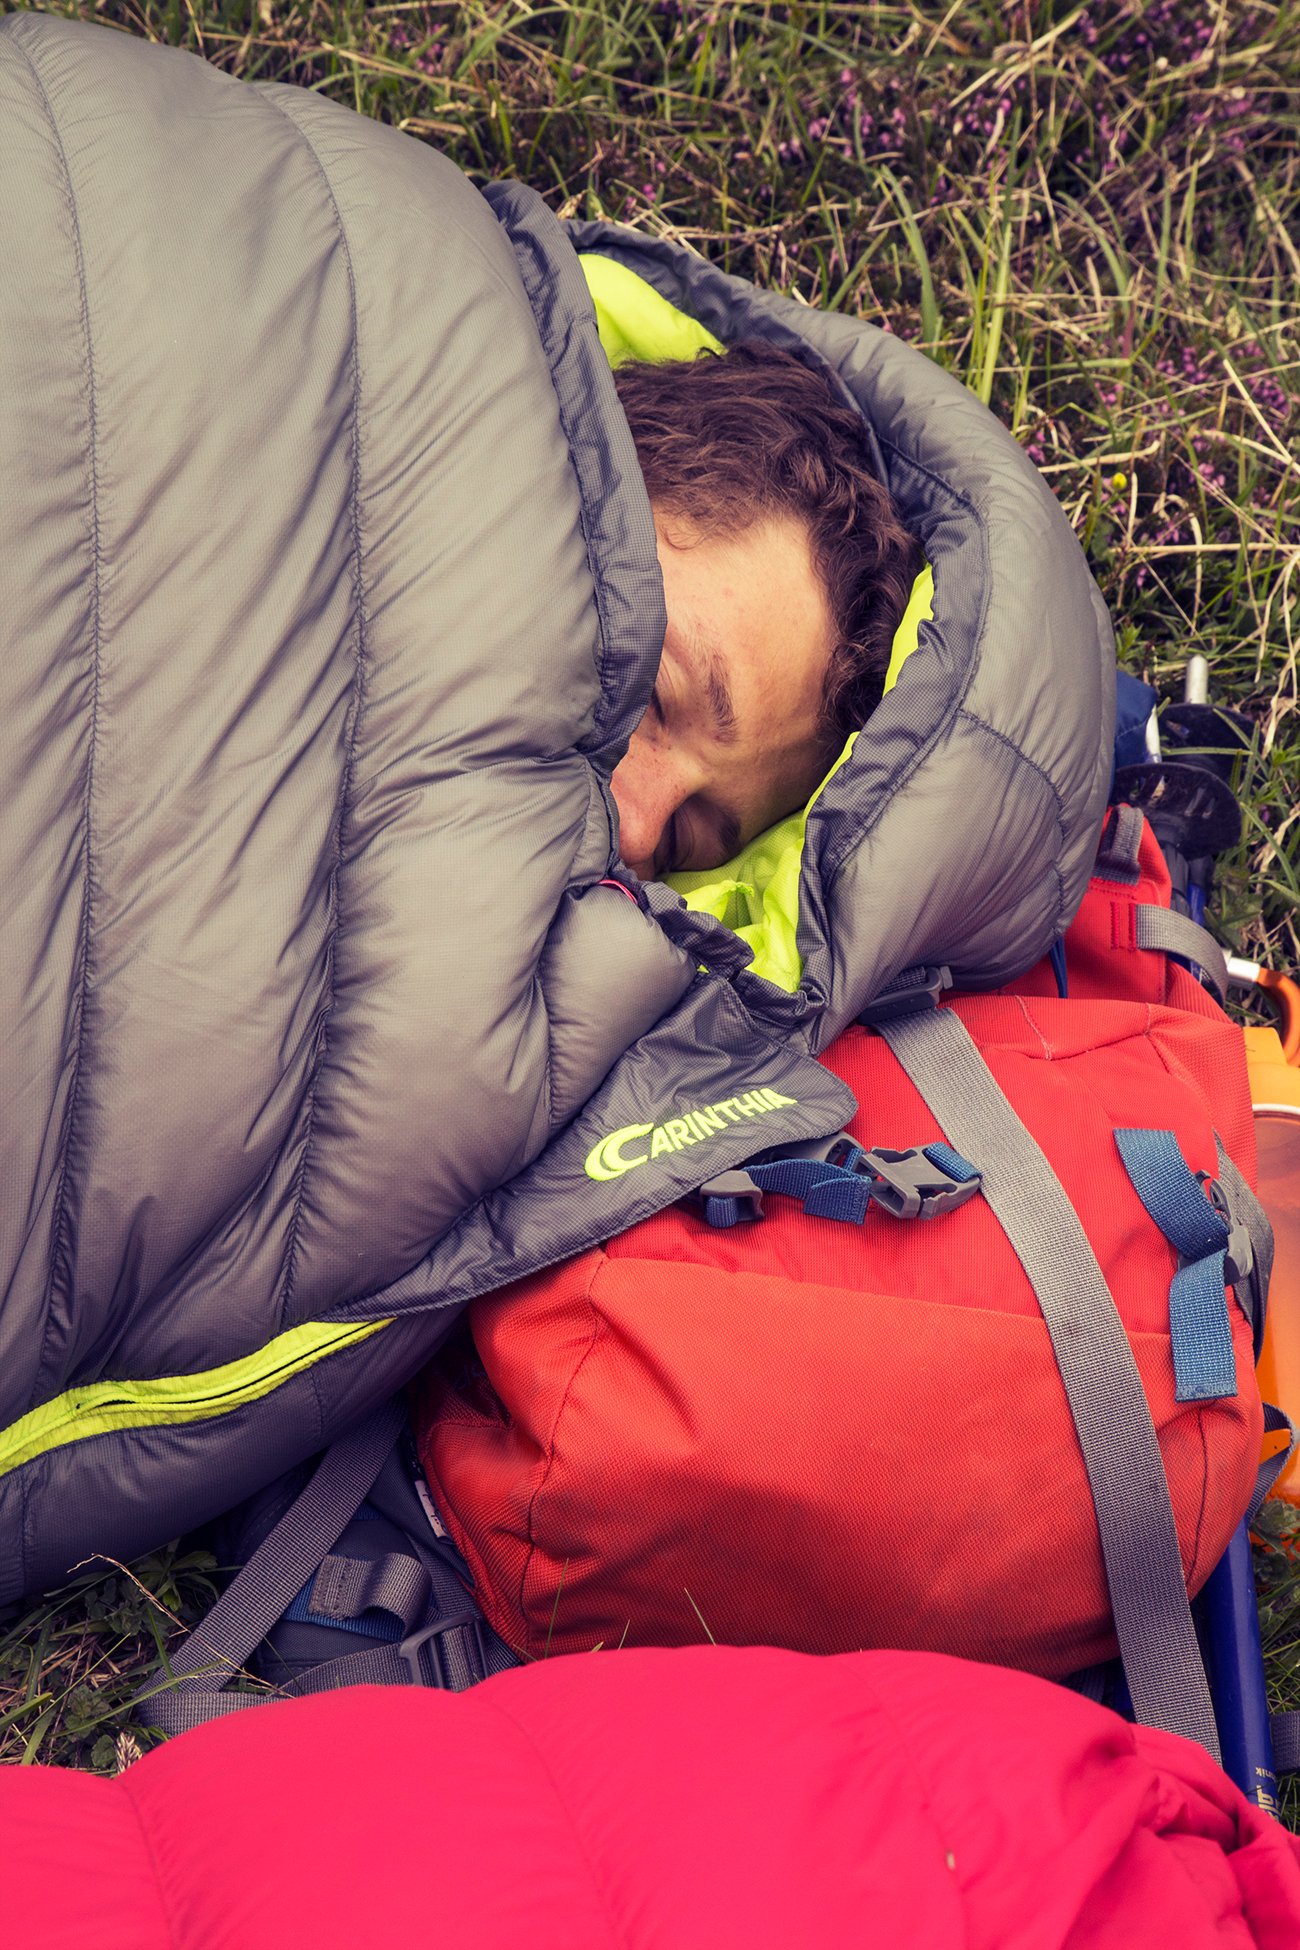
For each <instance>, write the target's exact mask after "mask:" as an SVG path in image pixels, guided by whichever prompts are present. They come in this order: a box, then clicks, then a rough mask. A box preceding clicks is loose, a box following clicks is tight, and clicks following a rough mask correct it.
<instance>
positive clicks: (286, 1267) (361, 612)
mask: <svg viewBox="0 0 1300 1950" xmlns="http://www.w3.org/2000/svg"><path fill="white" fill-rule="evenodd" d="M264 100H266V101H267V102H268V104H269V105H270V106H271V107H272V108H273V109H274V110H275V112H276V114H277V115H280V116H282V117H283V119H284V120H285V121H286V122H287V123H288V124H289V126H290V127H291V128H292V130H293V131H294V134H295V135H296V136H297V138H298V140H299V141H300V142H301V143H302V145H303V147H304V148H305V149H306V151H307V153H308V155H309V156H310V157H311V159H312V161H313V163H314V164H315V166H316V169H317V171H318V173H319V175H320V179H321V182H322V183H323V185H324V188H325V194H326V196H327V197H328V199H329V206H330V209H331V210H332V212H333V215H334V223H335V226H336V228H337V231H338V238H339V243H340V245H341V247H342V251H343V262H344V265H345V267H346V270H347V279H348V302H349V309H350V322H351V350H352V467H351V480H350V483H349V489H348V502H349V527H350V534H351V544H352V562H353V581H352V586H353V594H354V598H355V601H356V610H357V623H356V657H355V660H354V664H353V672H352V702H351V716H352V723H351V727H350V729H349V733H348V744H347V752H346V755H345V757H344V761H343V777H342V780H341V783H340V789H339V803H338V810H337V814H336V817H335V820H334V864H333V866H332V867H331V870H330V905H331V908H332V914H331V918H330V930H329V941H328V944H327V947H326V956H327V961H328V968H329V975H328V984H329V993H328V999H327V1003H326V1008H325V1012H324V1016H323V1018H322V1021H321V1032H320V1051H319V1054H318V1055H317V1058H316V1063H315V1066H314V1069H313V1073H312V1080H311V1099H310V1103H309V1105H308V1109H307V1132H306V1137H305V1139H304V1142H303V1153H302V1162H301V1164H300V1165H299V1167H298V1183H297V1187H296V1190H295V1193H294V1202H293V1212H292V1214H291V1216H290V1220H289V1237H288V1240H287V1242H286V1245H285V1251H284V1260H283V1272H282V1273H281V1276H280V1284H281V1292H280V1296H279V1299H278V1301H277V1303H276V1321H277V1324H278V1325H279V1326H280V1327H283V1326H284V1323H285V1321H286V1319H288V1318H289V1315H290V1312H291V1309H292V1305H293V1293H294V1276H295V1273H296V1270H297V1255H298V1240H299V1235H300V1231H301V1224H302V1210H303V1205H304V1203H305V1200H306V1192H307V1178H308V1173H309V1171H310V1167H311V1154H312V1144H313V1140H314V1138H315V1134H316V1108H317V1104H318V1103H319V1101H320V1085H321V1078H322V1076H323V1075H324V1071H325V1067H326V1063H327V1061H328V1057H329V1029H330V1023H331V1022H332V1020H333V1017H334V1009H335V1004H336V1002H337V999H338V988H337V960H336V948H337V944H338V938H339V934H340V932H341V928H342V922H341V907H342V903H341V900H340V890H341V885H342V878H343V872H342V869H343V829H344V827H345V825H346V824H347V817H348V810H349V803H350V796H351V790H352V782H353V775H354V767H355V763H356V752H357V738H358V733H359V731H360V726H361V712H362V708H363V703H364V697H365V675H366V648H367V646H366V604H365V583H364V578H363V573H362V553H363V552H362V547H361V510H360V485H361V345H360V338H359V328H358V319H357V284H356V273H355V270H354V267H353V263H352V251H351V247H350V246H349V244H348V236H347V229H346V227H345V225H344V222H343V214H342V212H341V211H340V209H339V206H338V199H337V198H336V196H335V194H334V186H333V184H332V183H331V182H330V178H329V172H328V171H327V170H326V168H325V165H324V163H323V162H322V161H321V158H320V155H319V153H318V151H317V149H316V145H315V144H314V143H313V141H312V140H311V138H310V136H309V135H308V134H307V132H306V130H305V129H304V128H303V127H302V126H301V124H300V123H299V122H298V120H297V118H296V117H295V116H293V115H291V114H290V113H289V111H288V109H287V108H286V107H285V106H284V105H283V103H282V102H281V101H279V100H278V99H276V98H275V97H273V96H271V95H270V94H269V93H268V94H267V95H266V96H264Z"/></svg>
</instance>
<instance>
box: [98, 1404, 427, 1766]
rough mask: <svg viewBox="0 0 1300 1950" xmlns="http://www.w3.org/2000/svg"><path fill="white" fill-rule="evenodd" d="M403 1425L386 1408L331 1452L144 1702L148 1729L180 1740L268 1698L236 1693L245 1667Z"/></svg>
mask: <svg viewBox="0 0 1300 1950" xmlns="http://www.w3.org/2000/svg"><path fill="white" fill-rule="evenodd" d="M404 1422H405V1409H404V1407H403V1405H402V1403H401V1402H400V1401H398V1400H393V1401H391V1402H387V1403H385V1405H384V1407H383V1408H380V1409H376V1411H375V1413H374V1414H373V1415H371V1416H368V1417H367V1419H366V1420H365V1421H364V1422H362V1423H360V1424H359V1425H358V1427H357V1428H355V1429H353V1430H352V1432H351V1433H350V1434H349V1435H346V1436H343V1437H341V1438H340V1440H339V1441H338V1442H336V1443H334V1444H333V1446H332V1447H331V1448H329V1449H327V1450H326V1451H325V1454H324V1456H323V1457H322V1458H321V1461H320V1465H319V1467H318V1468H317V1470H316V1473H315V1475H314V1476H313V1477H312V1479H311V1481H310V1482H309V1483H308V1485H307V1487H306V1489H305V1490H304V1491H303V1493H302V1495H301V1496H300V1497H299V1498H298V1499H297V1501H296V1502H295V1503H294V1504H293V1505H292V1506H291V1507H290V1508H289V1509H288V1510H287V1511H286V1512H285V1514H284V1516H282V1517H281V1519H280V1521H279V1523H277V1524H276V1526H275V1528H274V1529H273V1530H272V1531H271V1532H270V1534H269V1535H268V1536H267V1537H265V1538H263V1540H262V1542H261V1543H260V1544H259V1545H258V1547H257V1549H256V1550H255V1551H254V1552H253V1555H252V1556H251V1557H250V1558H249V1560H248V1562H247V1564H246V1565H245V1566H244V1568H243V1570H242V1571H241V1572H240V1573H239V1575H238V1576H237V1577H236V1578H234V1579H233V1580H232V1581H231V1583H230V1585H229V1586H228V1588H227V1589H226V1591H225V1592H223V1594H222V1596H221V1597H220V1598H219V1599H218V1600H217V1602H216V1604H215V1605H214V1606H213V1607H212V1610H211V1611H210V1612H209V1613H208V1614H207V1616H206V1618H204V1619H203V1620H202V1622H201V1623H200V1624H198V1625H196V1626H195V1628H194V1630H193V1631H192V1632H190V1633H189V1634H188V1635H187V1636H186V1638H184V1639H183V1640H182V1641H181V1644H180V1647H179V1648H178V1650H177V1652H176V1653H175V1654H174V1655H173V1657H172V1658H171V1660H170V1661H169V1665H170V1672H169V1673H155V1674H154V1675H153V1677H152V1678H151V1679H150V1681H149V1684H148V1685H147V1686H146V1687H145V1688H144V1689H143V1691H142V1692H140V1693H137V1695H136V1702H135V1703H136V1708H137V1711H139V1709H140V1708H141V1707H143V1706H145V1705H146V1704H147V1707H148V1722H149V1724H150V1725H151V1726H157V1727H160V1728H162V1730H163V1731H164V1732H165V1733H180V1732H183V1731H184V1730H185V1728H187V1727H190V1726H194V1725H197V1724H198V1722H199V1721H201V1720H207V1719H211V1718H212V1717H213V1716H214V1715H215V1714H218V1713H234V1712H238V1711H239V1710H240V1709H241V1708H243V1707H248V1706H258V1705H261V1704H262V1702H263V1701H264V1700H265V1699H266V1697H267V1695H266V1694H265V1693H228V1692H226V1691H225V1688H226V1687H227V1686H228V1685H229V1683H230V1681H231V1680H232V1679H236V1678H238V1677H239V1676H240V1675H241V1673H242V1670H243V1666H244V1661H245V1660H246V1659H247V1658H248V1656H249V1654H250V1653H251V1652H252V1651H253V1649H254V1647H255V1646H257V1645H260V1644H261V1642H262V1640H263V1639H264V1638H265V1637H266V1634H267V1633H268V1632H269V1631H270V1629H271V1627H272V1626H273V1625H274V1624H275V1623H276V1622H277V1620H278V1619H279V1618H281V1617H282V1616H283V1614H284V1612H285V1611H286V1610H287V1609H288V1607H289V1606H290V1605H291V1604H292V1602H293V1600H294V1599H295V1598H296V1597H297V1595H298V1593H299V1591H301V1589H302V1587H303V1585H304V1584H306V1582H307V1580H308V1578H309V1577H310V1576H311V1575H312V1573H313V1571H315V1569H316V1567H317V1565H318V1564H319V1563H320V1561H321V1559H322V1558H323V1557H324V1556H325V1554H326V1552H327V1551H328V1550H329V1549H330V1546H331V1545H332V1544H335V1543H337V1542H338V1540H339V1538H340V1536H341V1535H342V1534H343V1531H344V1528H345V1527H346V1525H347V1524H348V1523H349V1521H350V1520H351V1519H352V1517H354V1516H355V1515H356V1512H357V1510H358V1508H359V1507H360V1505H361V1503H362V1502H363V1501H364V1499H365V1495H366V1492H367V1490H369V1488H370V1486H371V1484H372V1483H373V1482H374V1480H375V1478H376V1476H377V1475H378V1474H379V1472H380V1470H381V1469H382V1467H383V1464H384V1459H385V1457H386V1456H387V1455H388V1452H389V1450H390V1449H391V1448H392V1446H393V1444H394V1443H395V1442H396V1440H397V1438H398V1436H399V1434H400V1433H401V1430H402V1427H403V1425H404Z"/></svg>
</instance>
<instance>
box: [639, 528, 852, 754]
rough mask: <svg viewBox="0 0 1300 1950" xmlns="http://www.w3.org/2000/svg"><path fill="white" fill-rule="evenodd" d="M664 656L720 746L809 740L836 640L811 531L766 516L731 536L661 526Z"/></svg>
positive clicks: (814, 728)
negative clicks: (688, 686) (708, 721)
mask: <svg viewBox="0 0 1300 1950" xmlns="http://www.w3.org/2000/svg"><path fill="white" fill-rule="evenodd" d="M660 561H661V565H662V567H663V570H664V593H665V598H666V602H667V609H668V633H667V635H666V637H665V642H664V648H665V654H666V655H667V656H669V657H671V658H672V659H673V660H674V663H675V664H676V666H677V667H678V668H679V669H680V672H681V674H682V676H683V678H684V679H685V680H687V681H688V682H689V683H690V684H691V685H692V686H693V687H694V688H695V689H696V690H697V691H698V693H699V696H700V700H701V704H702V706H703V708H704V709H705V710H706V711H707V714H708V716H709V718H710V719H711V721H712V729H713V731H714V733H715V735H716V736H717V738H718V741H719V742H720V743H728V744H738V743H749V742H751V741H752V740H753V739H754V738H755V736H757V737H758V738H759V741H760V742H767V743H768V744H769V745H772V744H774V745H776V746H781V745H787V744H789V743H790V742H791V741H792V740H793V741H794V742H796V743H798V744H800V745H802V744H804V743H805V742H806V741H807V740H808V739H809V738H810V737H811V736H813V735H814V734H815V733H816V732H817V730H818V728H819V721H820V712H821V696H822V686H823V683H824V680H825V676H826V668H827V665H828V663H829V660H830V655H831V651H832V649H833V648H834V643H835V629H834V623H833V618H832V616H831V610H830V603H829V600H828V598H827V595H826V590H825V587H824V585H823V583H822V580H821V577H820V576H819V575H818V573H817V569H816V566H815V563H814V561H813V555H812V547H811V542H810V540H809V536H808V532H807V530H806V529H805V528H804V526H803V524H802V523H801V522H799V521H797V520H796V519H794V518H793V517H792V516H773V517H769V518H768V519H765V520H763V521H760V522H756V523H754V524H753V525H752V526H751V527H749V528H746V529H743V530H742V531H740V533H738V534H734V535H704V536H701V535H699V533H698V531H694V530H691V529H689V528H687V529H685V531H684V532H683V530H682V528H681V527H680V526H678V525H674V524H672V523H671V522H670V523H668V524H665V525H664V526H663V527H662V528H661V547H660Z"/></svg>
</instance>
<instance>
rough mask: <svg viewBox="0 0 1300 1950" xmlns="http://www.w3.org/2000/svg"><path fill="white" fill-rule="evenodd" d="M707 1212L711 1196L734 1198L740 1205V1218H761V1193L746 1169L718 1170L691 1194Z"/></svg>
mask: <svg viewBox="0 0 1300 1950" xmlns="http://www.w3.org/2000/svg"><path fill="white" fill-rule="evenodd" d="M692 1196H693V1197H694V1198H696V1199H698V1201H699V1203H700V1205H701V1206H702V1207H703V1209H704V1210H705V1211H706V1212H707V1210H708V1205H709V1200H710V1199H711V1198H734V1199H735V1200H736V1202H737V1204H738V1205H739V1206H740V1214H739V1217H740V1219H741V1220H742V1221H743V1220H753V1219H761V1218H762V1216H763V1194H762V1193H761V1192H760V1191H759V1189H758V1186H757V1185H756V1184H755V1183H754V1181H753V1179H752V1178H751V1177H750V1175H749V1173H748V1172H747V1171H720V1172H719V1173H718V1175H717V1177H716V1178H710V1179H709V1181H708V1183H707V1184H704V1185H701V1186H700V1187H699V1189H698V1190H697V1191H696V1192H694V1193H693V1194H692Z"/></svg>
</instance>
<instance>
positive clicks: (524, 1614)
mask: <svg viewBox="0 0 1300 1950" xmlns="http://www.w3.org/2000/svg"><path fill="white" fill-rule="evenodd" d="M597 1250H598V1251H599V1249H597ZM604 1261H605V1255H604V1253H603V1252H601V1253H600V1257H599V1259H598V1260H597V1262H596V1264H595V1265H594V1266H593V1267H592V1270H591V1273H590V1274H589V1276H588V1279H587V1285H586V1291H585V1292H584V1294H583V1298H584V1299H585V1301H586V1303H587V1305H588V1307H589V1308H590V1310H591V1338H590V1340H589V1341H588V1342H587V1345H586V1347H584V1348H583V1350H582V1353H581V1354H580V1355H579V1356H578V1359H577V1360H576V1361H575V1362H574V1364H573V1369H572V1372H571V1373H570V1375H569V1378H568V1380H567V1381H566V1382H565V1384H564V1393H563V1395H562V1396H561V1397H560V1405H559V1407H558V1408H557V1409H556V1411H555V1415H554V1417H553V1418H552V1421H551V1428H550V1433H549V1435H548V1436H547V1438H546V1466H545V1468H544V1469H543V1470H542V1473H541V1476H540V1477H539V1478H538V1480H537V1483H536V1485H535V1486H534V1489H533V1493H532V1495H531V1496H530V1497H529V1499H528V1517H527V1531H528V1554H527V1556H526V1557H525V1559H524V1562H523V1568H522V1569H521V1571H520V1573H519V1619H520V1623H521V1624H522V1625H523V1628H524V1645H525V1648H527V1646H528V1641H529V1640H530V1638H531V1637H532V1627H531V1624H530V1622H529V1617H528V1602H527V1595H526V1587H527V1584H528V1573H529V1572H530V1570H531V1569H532V1566H533V1559H534V1557H536V1555H537V1553H538V1550H539V1548H540V1547H539V1545H538V1542H537V1537H536V1535H535V1532H534V1528H533V1525H534V1517H535V1514H536V1510H537V1502H538V1498H539V1497H540V1496H541V1495H542V1492H543V1491H544V1490H545V1488H546V1485H547V1483H548V1482H549V1481H550V1476H551V1470H552V1469H553V1467H554V1465H555V1437H556V1432H557V1431H558V1429H559V1426H560V1423H561V1422H562V1420H563V1419H564V1411H565V1409H566V1408H567V1407H568V1405H569V1396H570V1395H571V1394H572V1393H573V1390H574V1387H575V1386H576V1384H577V1380H578V1376H579V1375H580V1374H581V1373H582V1370H583V1368H584V1367H585V1366H586V1364H587V1362H588V1360H589V1359H590V1357H591V1355H592V1354H593V1353H594V1351H595V1347H596V1343H597V1341H598V1340H599V1339H600V1330H601V1324H602V1323H601V1315H600V1310H599V1308H598V1307H597V1306H596V1302H595V1300H594V1299H593V1298H592V1288H593V1287H594V1286H595V1284H596V1280H597V1277H598V1276H599V1274H600V1271H601V1267H602V1266H603V1264H604ZM562 1576H563V1573H562V1572H561V1577H562Z"/></svg>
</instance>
